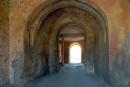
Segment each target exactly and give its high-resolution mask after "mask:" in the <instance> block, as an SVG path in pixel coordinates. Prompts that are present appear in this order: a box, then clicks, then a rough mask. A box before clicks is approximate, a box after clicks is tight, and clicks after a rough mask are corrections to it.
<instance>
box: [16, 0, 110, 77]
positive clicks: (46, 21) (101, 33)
mask: <svg viewBox="0 0 130 87" xmlns="http://www.w3.org/2000/svg"><path fill="white" fill-rule="evenodd" d="M44 4H45V3H44ZM68 7H69V8H71V10H73V9H75V10H76V9H77V11H79V10H81V11H82V12H83V13H84V15H86V16H87V15H88V16H89V15H92V18H91V19H93V17H94V19H93V20H94V23H96V24H97V25H98V28H97V29H95V32H94V30H92V26H88V27H87V26H85V25H86V23H87V21H88V20H87V19H86V21H85V20H84V18H82V19H81V24H83V25H84V28H85V29H86V30H85V31H86V33H89V32H90V30H92V33H89V34H94V37H93V39H94V38H97V39H98V40H97V41H96V45H94V46H95V47H96V49H95V51H94V53H95V56H96V57H97V58H96V57H95V58H96V59H98V58H99V57H101V59H100V60H98V61H100V62H96V63H95V66H96V67H95V70H96V71H95V72H96V73H97V74H99V75H100V76H101V77H103V78H105V79H108V76H109V68H108V67H109V63H108V61H109V59H108V37H107V22H106V19H105V17H104V14H103V12H102V11H101V10H100V9H99V8H97V7H95V6H93V4H91V2H89V1H84V2H82V1H77V0H60V1H59V0H56V1H52V2H51V3H49V2H46V6H45V5H41V6H39V7H38V8H37V9H36V10H35V12H34V13H32V16H31V18H30V20H29V21H28V24H27V30H26V31H25V38H24V40H25V41H24V43H25V44H24V45H25V46H24V47H25V48H24V49H25V56H24V57H25V58H24V70H23V73H24V74H25V77H27V78H25V79H35V78H37V77H39V76H41V75H42V74H43V73H44V71H42V70H43V68H44V70H45V71H48V69H46V68H45V67H43V64H45V63H46V64H45V66H47V67H48V68H49V70H50V71H52V72H53V71H56V70H57V67H58V65H57V58H56V57H57V35H58V32H59V31H60V30H61V27H63V26H64V25H65V24H67V23H71V22H72V23H75V22H76V23H75V24H80V23H79V22H78V21H75V19H73V17H72V19H73V20H70V19H71V17H68V19H66V20H64V21H62V22H61V20H63V19H64V16H61V15H60V16H61V18H60V19H57V18H58V17H59V15H57V14H56V13H55V12H60V11H61V10H67V8H68ZM61 12H62V11H61ZM63 12H64V11H63ZM68 12H70V11H68ZM52 13H55V15H57V17H53V14H52ZM65 16H67V15H65ZM80 17H82V15H80ZM77 18H79V17H77ZM55 19H57V21H55ZM76 20H77V19H76ZM53 22H54V24H52V23H53ZM90 23H92V22H90ZM50 24H52V26H49V25H50ZM45 25H46V26H45ZM55 25H56V26H55ZM87 28H88V29H87ZM94 28H95V27H94ZM96 32H98V33H96ZM48 37H49V38H48ZM86 38H87V39H88V38H89V36H88V35H87V36H86ZM85 42H86V47H85V49H88V48H87V45H88V44H89V43H88V42H89V41H88V42H87V40H85ZM93 44H94V43H93ZM88 46H89V45H88ZM39 48H40V49H39ZM102 48H103V49H102ZM99 50H102V51H104V52H105V53H103V54H102V55H100V53H98V51H99ZM85 52H86V53H87V52H88V50H85ZM99 52H100V51H99ZM84 57H85V58H87V55H84ZM32 59H33V60H32ZM101 60H102V61H101ZM104 60H105V62H104ZM39 61H40V62H39ZM100 63H104V65H105V67H100V65H98V64H100ZM28 64H31V65H28ZM106 67H107V70H105V69H106ZM26 68H27V69H29V70H28V71H26V70H27V69H26ZM35 71H37V72H35ZM16 72H17V71H16ZM106 72H107V73H106ZM21 79H22V78H21Z"/></svg>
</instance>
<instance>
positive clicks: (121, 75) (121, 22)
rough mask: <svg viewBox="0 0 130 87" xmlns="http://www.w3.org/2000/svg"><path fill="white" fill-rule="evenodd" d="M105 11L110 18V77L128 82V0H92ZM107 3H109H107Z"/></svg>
mask: <svg viewBox="0 0 130 87" xmlns="http://www.w3.org/2000/svg"><path fill="white" fill-rule="evenodd" d="M92 1H93V2H95V3H97V4H98V5H99V6H100V8H101V9H102V10H103V11H104V12H105V14H106V16H107V20H108V36H109V52H110V53H109V57H110V70H111V73H110V77H113V78H110V79H111V80H112V82H113V83H116V84H119V83H126V84H127V82H128V72H127V70H128V57H129V56H128V44H127V43H128V37H129V36H130V35H129V34H130V33H129V32H130V21H129V19H130V14H129V13H130V9H129V8H128V0H124V1H122V0H109V1H107V0H106V1H105V0H104V1H103V0H92ZM106 3H107V4H106Z"/></svg>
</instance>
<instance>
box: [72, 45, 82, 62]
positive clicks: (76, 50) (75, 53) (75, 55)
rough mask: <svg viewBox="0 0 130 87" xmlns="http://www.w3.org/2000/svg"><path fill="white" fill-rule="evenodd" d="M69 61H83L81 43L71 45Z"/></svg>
mask: <svg viewBox="0 0 130 87" xmlns="http://www.w3.org/2000/svg"><path fill="white" fill-rule="evenodd" d="M69 57H70V58H69V59H70V61H69V63H81V46H80V44H73V45H71V46H70V55H69Z"/></svg>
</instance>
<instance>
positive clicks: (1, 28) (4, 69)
mask: <svg viewBox="0 0 130 87" xmlns="http://www.w3.org/2000/svg"><path fill="white" fill-rule="evenodd" d="M8 22H9V20H8V0H0V84H5V83H8V81H9V79H8V78H9V56H8V52H9V51H8V47H9V43H8V42H9V28H8V27H9V24H8Z"/></svg>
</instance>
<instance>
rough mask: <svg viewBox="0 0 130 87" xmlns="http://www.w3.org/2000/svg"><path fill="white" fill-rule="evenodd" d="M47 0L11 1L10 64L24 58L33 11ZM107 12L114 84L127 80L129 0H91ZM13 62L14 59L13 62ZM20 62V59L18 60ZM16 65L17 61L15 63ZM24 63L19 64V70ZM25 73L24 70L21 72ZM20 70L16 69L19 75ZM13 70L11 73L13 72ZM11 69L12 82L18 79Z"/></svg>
mask: <svg viewBox="0 0 130 87" xmlns="http://www.w3.org/2000/svg"><path fill="white" fill-rule="evenodd" d="M44 1H45V0H10V11H9V12H10V13H9V14H10V24H9V27H10V31H9V32H10V36H9V37H10V48H9V58H10V67H11V66H12V62H13V61H14V60H16V59H18V61H19V60H22V59H23V58H24V56H23V55H24V49H23V48H24V47H23V46H24V44H23V40H24V38H23V36H24V30H25V28H26V25H27V21H28V19H29V17H30V15H31V13H32V11H33V10H34V9H35V8H36V7H37V6H39V5H40V4H41V3H43V2H44ZM91 1H93V2H94V3H95V4H97V5H98V6H99V7H100V8H101V9H102V10H103V11H104V12H105V14H106V16H107V19H108V36H109V52H110V54H109V57H110V70H111V73H110V76H111V77H113V78H111V81H112V82H113V83H116V84H119V83H127V82H128V80H127V77H128V76H127V75H128V73H127V71H128V70H127V65H128V57H129V56H128V55H129V54H128V53H129V51H128V37H130V33H129V32H130V9H129V8H128V1H127V0H91ZM11 61H12V62H11ZM18 61H17V62H18ZM16 64H17V63H16ZM21 67H22V66H19V65H17V69H19V68H21ZM19 72H20V73H22V71H19ZM19 72H15V73H16V75H17V73H19ZM11 73H12V74H11ZM13 73H14V71H13V69H12V68H10V81H11V82H12V83H13V82H14V80H15V81H17V78H19V76H20V75H19V74H18V76H17V77H16V78H14V75H13Z"/></svg>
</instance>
